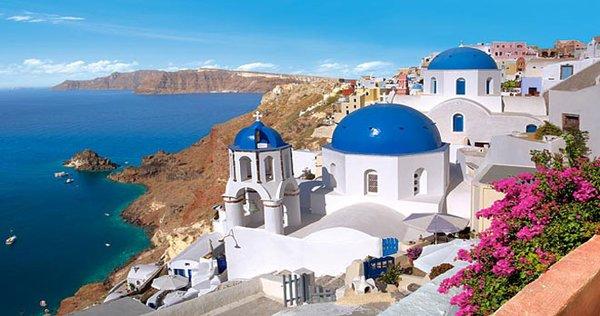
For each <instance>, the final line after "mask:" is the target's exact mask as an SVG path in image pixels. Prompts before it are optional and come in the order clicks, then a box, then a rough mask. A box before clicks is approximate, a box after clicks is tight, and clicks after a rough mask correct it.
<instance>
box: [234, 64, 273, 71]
mask: <svg viewBox="0 0 600 316" xmlns="http://www.w3.org/2000/svg"><path fill="white" fill-rule="evenodd" d="M276 68H277V66H276V65H274V64H271V63H263V62H254V63H249V64H243V65H241V66H239V67H237V68H236V70H241V71H259V70H273V69H276Z"/></svg>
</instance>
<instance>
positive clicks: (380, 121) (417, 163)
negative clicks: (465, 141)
mask: <svg viewBox="0 0 600 316" xmlns="http://www.w3.org/2000/svg"><path fill="white" fill-rule="evenodd" d="M323 170H324V172H323V181H324V184H325V187H326V188H328V190H329V191H330V192H328V193H326V194H325V197H324V199H325V201H324V202H325V205H326V207H325V208H324V209H325V211H326V212H327V213H328V214H329V213H332V212H335V211H336V210H338V209H341V208H344V207H347V206H349V205H352V204H356V203H365V202H371V203H377V204H381V205H385V206H387V207H390V208H392V209H394V210H397V211H398V212H401V213H402V214H403V215H405V216H406V215H408V214H410V213H413V212H438V211H441V210H442V207H443V205H444V203H443V200H444V197H445V194H446V188H447V185H448V178H449V173H448V172H449V171H448V144H446V143H443V142H442V140H441V137H440V133H439V131H438V129H437V127H436V125H435V123H434V122H433V121H432V120H431V119H429V118H428V117H427V116H426V115H424V114H422V113H421V112H419V111H417V110H415V109H413V108H411V107H408V106H405V105H398V104H374V105H370V106H368V107H365V108H362V109H360V110H358V111H355V112H352V113H351V114H350V115H348V116H346V117H345V118H344V119H343V120H342V121H341V122H340V123H339V124H338V126H337V127H336V129H335V131H334V133H333V137H332V141H331V144H329V145H326V146H325V147H324V148H323ZM315 200H317V201H318V200H319V199H315ZM313 208H314V209H318V207H313Z"/></svg>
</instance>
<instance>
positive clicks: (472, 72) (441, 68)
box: [387, 47, 547, 146]
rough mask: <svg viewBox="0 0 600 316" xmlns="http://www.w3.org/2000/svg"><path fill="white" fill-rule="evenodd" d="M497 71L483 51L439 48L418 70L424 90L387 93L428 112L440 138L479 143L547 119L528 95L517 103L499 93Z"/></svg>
mask: <svg viewBox="0 0 600 316" xmlns="http://www.w3.org/2000/svg"><path fill="white" fill-rule="evenodd" d="M501 78H502V73H501V70H500V69H498V66H497V65H496V62H495V61H494V60H493V59H492V58H491V57H490V56H489V55H488V54H486V53H484V52H482V51H481V50H479V49H475V48H471V47H456V48H451V49H448V50H446V51H444V52H442V53H440V54H438V55H437V56H436V57H435V58H434V59H433V60H432V61H431V62H430V63H429V66H428V68H427V69H424V70H423V81H424V83H423V93H421V94H420V95H408V96H404V95H394V94H392V95H390V96H389V97H388V100H387V101H388V102H390V103H398V104H405V105H408V106H410V107H413V108H415V109H417V110H419V111H421V112H423V113H425V114H427V116H429V117H430V118H431V119H432V120H433V121H434V122H435V124H436V126H437V128H438V130H439V132H440V135H441V138H442V141H444V142H447V143H450V144H459V145H475V146H484V145H487V144H489V142H490V139H491V137H492V136H495V135H500V134H510V133H512V132H526V131H534V130H535V129H537V127H538V126H540V125H541V124H542V123H543V120H544V119H547V109H546V108H545V104H544V103H541V102H534V101H535V100H534V99H530V100H529V99H528V100H525V101H531V102H521V103H520V104H518V106H513V104H512V102H508V101H512V100H509V99H508V98H506V97H503V96H502V95H501V89H500V83H501Z"/></svg>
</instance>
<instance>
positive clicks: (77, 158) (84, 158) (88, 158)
mask: <svg viewBox="0 0 600 316" xmlns="http://www.w3.org/2000/svg"><path fill="white" fill-rule="evenodd" d="M63 165H64V166H65V167H70V168H74V169H75V170H77V171H110V170H114V169H116V168H117V167H119V165H118V164H116V163H114V162H112V161H111V160H110V159H108V158H105V157H101V156H100V155H98V153H96V152H94V151H92V150H91V149H85V150H83V151H81V152H78V153H76V154H75V155H74V156H73V157H71V158H70V159H69V160H67V161H65V162H64V163H63Z"/></svg>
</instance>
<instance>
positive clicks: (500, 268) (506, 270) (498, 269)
mask: <svg viewBox="0 0 600 316" xmlns="http://www.w3.org/2000/svg"><path fill="white" fill-rule="evenodd" d="M492 272H493V273H494V274H495V275H498V276H509V275H511V274H512V273H513V272H515V268H514V267H513V266H512V264H511V263H510V261H508V260H506V259H501V260H498V262H496V264H495V265H494V267H492Z"/></svg>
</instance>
